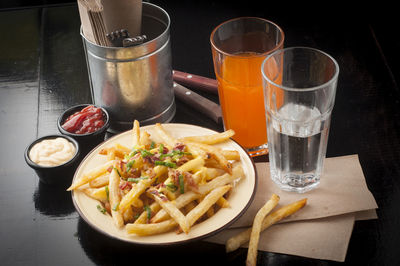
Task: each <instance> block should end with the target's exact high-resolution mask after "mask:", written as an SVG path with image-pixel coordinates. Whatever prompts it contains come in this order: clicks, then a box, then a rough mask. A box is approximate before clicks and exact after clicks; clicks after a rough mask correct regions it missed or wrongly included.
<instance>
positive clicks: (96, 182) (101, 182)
mask: <svg viewBox="0 0 400 266" xmlns="http://www.w3.org/2000/svg"><path fill="white" fill-rule="evenodd" d="M109 176H110V173H108V172H106V173H105V174H102V175H101V176H99V177H96V178H95V179H93V180H92V181H90V182H89V187H91V188H99V187H104V186H106V185H108V181H109V180H110V177H109Z"/></svg>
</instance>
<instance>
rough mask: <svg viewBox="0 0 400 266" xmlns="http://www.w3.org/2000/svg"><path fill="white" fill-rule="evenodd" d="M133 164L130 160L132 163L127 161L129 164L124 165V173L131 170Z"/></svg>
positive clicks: (133, 161)
mask: <svg viewBox="0 0 400 266" xmlns="http://www.w3.org/2000/svg"><path fill="white" fill-rule="evenodd" d="M134 163H135V160H132V161H129V162H128V163H127V164H126V172H127V173H128V172H129V171H130V170H131V168H132V166H133V164H134Z"/></svg>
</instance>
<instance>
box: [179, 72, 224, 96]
mask: <svg viewBox="0 0 400 266" xmlns="http://www.w3.org/2000/svg"><path fill="white" fill-rule="evenodd" d="M172 77H173V79H174V81H175V82H178V83H179V84H182V85H184V86H188V87H193V88H196V89H200V90H202V91H205V92H209V93H213V94H218V83H217V81H216V80H215V79H211V78H206V77H202V76H198V75H194V74H190V73H186V72H182V71H178V70H174V71H172Z"/></svg>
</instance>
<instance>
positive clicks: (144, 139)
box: [140, 131, 151, 147]
mask: <svg viewBox="0 0 400 266" xmlns="http://www.w3.org/2000/svg"><path fill="white" fill-rule="evenodd" d="M140 145H141V146H145V147H148V146H150V145H151V139H150V134H149V133H148V132H147V131H142V132H140Z"/></svg>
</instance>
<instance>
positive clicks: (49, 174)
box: [24, 135, 80, 186]
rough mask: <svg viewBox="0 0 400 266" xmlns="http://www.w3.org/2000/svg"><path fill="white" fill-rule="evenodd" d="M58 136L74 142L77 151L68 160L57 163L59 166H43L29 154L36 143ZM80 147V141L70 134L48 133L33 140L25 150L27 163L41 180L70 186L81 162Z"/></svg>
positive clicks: (51, 183)
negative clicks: (69, 135)
mask: <svg viewBox="0 0 400 266" xmlns="http://www.w3.org/2000/svg"><path fill="white" fill-rule="evenodd" d="M58 137H61V138H64V139H66V140H68V141H69V142H70V143H72V144H73V145H74V147H75V153H74V155H73V156H72V158H71V159H69V160H68V161H66V162H64V163H62V164H60V165H57V166H42V165H39V164H37V163H35V162H34V161H33V160H32V159H31V158H30V156H29V153H30V151H31V149H32V148H33V146H35V144H37V143H40V142H41V141H43V140H47V139H56V138H58ZM79 154H80V148H79V144H78V142H77V141H76V140H75V139H73V138H71V137H68V136H63V135H47V136H43V137H40V138H38V139H36V140H35V141H33V142H32V143H31V144H30V145H29V146H28V147H27V148H26V150H25V154H24V157H25V161H26V163H27V164H28V165H29V166H30V167H31V168H32V169H34V170H35V172H36V174H37V175H38V177H39V180H40V181H41V182H42V183H44V184H47V185H59V186H68V184H70V183H71V182H72V178H73V176H74V173H75V170H76V168H77V167H78V164H79V163H80V156H79Z"/></svg>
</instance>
